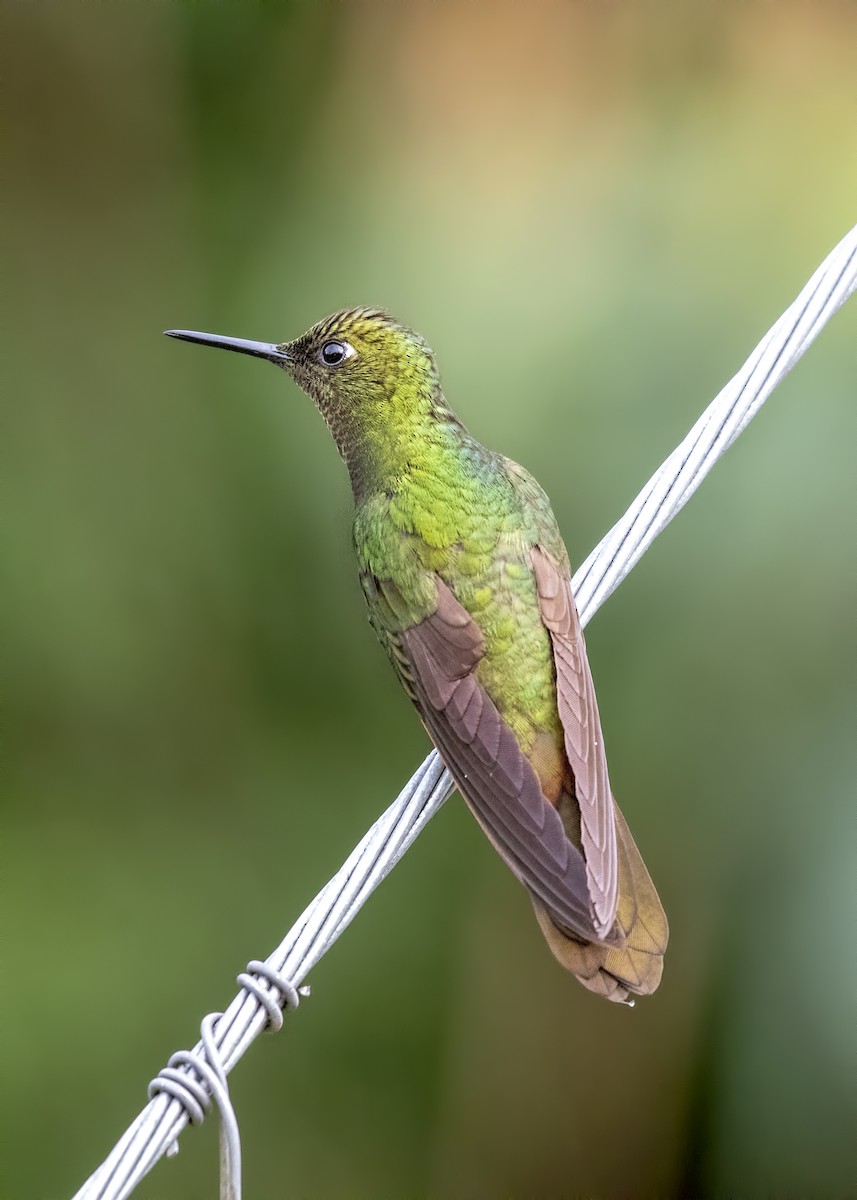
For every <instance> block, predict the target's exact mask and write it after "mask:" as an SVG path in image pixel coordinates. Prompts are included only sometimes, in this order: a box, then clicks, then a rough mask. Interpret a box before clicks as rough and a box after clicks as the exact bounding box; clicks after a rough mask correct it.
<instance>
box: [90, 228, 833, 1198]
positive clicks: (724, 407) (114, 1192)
mask: <svg viewBox="0 0 857 1200" xmlns="http://www.w3.org/2000/svg"><path fill="white" fill-rule="evenodd" d="M855 289H857V226H855V227H854V229H852V230H851V231H850V232H849V233H848V234H847V235H846V236H845V237H844V238H843V239H842V241H841V242H840V243H839V245H838V246H837V247H836V248H835V249H834V250H833V251H832V252H831V253H830V254H829V255H828V257H827V258H826V259H825V260H824V262H823V263H822V264H821V266H820V267H819V268H818V270H817V271H816V272H815V274H814V275H813V276H812V278H811V279H810V280H809V282H808V283H807V285H806V287H805V288H804V289H803V290H802V292H801V293H800V295H799V296H798V297H797V299H796V300H795V301H794V303H793V304H792V305H791V306H790V307H789V308H788V309H787V310H786V311H785V312H784V313H783V315H782V316H781V317H780V319H779V321H777V323H776V324H775V325H774V326H773V328H772V329H770V330H769V332H768V333H767V334H766V335H765V336H764V338H762V340H761V342H760V343H759V345H758V346H757V347H756V349H755V350H754V351H753V353H752V354H751V355H750V357H749V358H748V359H747V362H746V363H745V364H744V366H743V367H742V368H741V370H740V371H739V372H738V373H737V375H735V377H734V378H733V379H732V380H730V382H729V383H728V384H727V385H726V387H724V388H723V390H722V391H721V392H720V394H719V395H718V396H717V397H716V398H715V400H714V401H712V403H711V404H710V405H709V406H708V408H707V409H706V410H705V412H704V413H703V414H702V416H701V417H700V419H699V420H698V421H697V422H696V424H695V425H694V426H693V428H692V429H691V430H690V432H689V433H688V435H687V437H686V438H685V439H684V440H683V441H682V443H681V444H680V445H679V446H678V447H677V448H676V449H675V450H674V451H673V453H672V454H671V455H670V456H669V458H668V459H667V460H666V462H665V463H664V464H663V466H662V467H660V469H659V470H658V471H657V472H656V473H655V475H654V476H653V477H652V479H651V480H650V481H649V483H647V484H646V486H645V487H644V488H643V490H642V491H641V492H640V494H639V496H637V498H636V500H635V501H634V502H633V504H632V505H631V507H630V508H629V509H628V511H627V512H626V513H625V515H624V516H623V517H622V519H621V520H620V521H618V522H617V523H616V525H614V526H613V528H612V529H611V530H610V532H609V533H608V534H607V536H606V537H605V538H603V539H602V540H601V542H600V543H599V545H598V546H596V548H595V549H594V550H593V552H592V553H591V554H590V555H589V557H588V558H587V559H586V561H585V562H584V563H583V565H582V566H581V567H580V569H579V570H578V572H577V573H576V575H575V577H574V579H573V581H572V586H573V589H574V594H575V597H576V599H577V606H578V610H579V612H580V619H581V622H582V624H584V625H585V624H586V623H587V622H588V621H589V620H590V619H591V618H592V617H593V616H594V614H595V613H596V612H597V610H598V609H599V608H600V607H601V605H602V604H603V603H604V601H605V600H606V599H607V598H608V596H610V595H611V594H612V592H613V591H615V589H616V588H617V587H618V586H619V584H620V583H621V582H622V580H623V579H624V578H625V576H626V575H627V574H628V572H629V571H630V570H631V569H632V567H633V566H634V565H635V563H637V562H638V561H639V559H640V558H641V557H642V555H643V554H644V553H645V552H646V550H647V549H648V548H649V546H650V545H651V544H652V542H653V541H654V540H655V538H656V537H657V535H658V534H659V533H660V532H661V530H663V529H664V528H666V526H667V525H668V524H669V522H670V521H671V520H672V519H673V517H674V516H675V515H676V513H677V512H678V511H679V509H681V508H682V507H683V506H684V505H685V504H686V503H687V501H688V500H689V499H690V497H691V496H692V495H693V493H694V491H696V489H697V487H699V484H700V483H701V482H702V480H703V479H704V478H705V476H706V475H707V474H708V472H709V471H710V470H711V468H712V466H713V465H714V463H715V462H716V461H717V459H718V458H720V456H721V455H722V454H723V453H724V451H726V450H727V449H728V447H729V446H730V445H731V444H732V442H734V440H735V439H736V438H737V437H738V435H739V433H741V432H742V430H743V429H744V428H745V427H746V426H747V425H748V423H749V422H750V421H751V420H752V418H753V417H754V416H755V415H756V413H757V412H758V411H759V409H760V408H761V406H762V404H764V402H765V400H766V399H767V397H768V396H769V395H770V394H771V392H772V391H773V390H774V388H775V387H776V386H777V384H778V383H779V382H780V380H781V379H782V378H783V377H784V376H785V375H786V374H787V373H788V372H789V371H790V370H791V368H792V367H793V366H794V364H795V363H796V362H797V361H798V359H799V358H800V357H801V356H802V355H803V353H804V351H805V350H806V349H807V347H808V346H809V345H810V344H811V342H812V341H813V340H814V339H815V337H816V336H817V335H818V333H819V332H820V330H821V329H822V327H823V326H824V325H825V324H826V323H827V321H828V320H829V319H830V318H831V317H832V316H833V314H834V313H835V312H836V310H837V309H838V308H839V307H840V306H841V305H842V304H844V302H845V301H846V300H847V299H848V297H849V296H850V295H851V294H852V293H853V292H854V290H855ZM453 786H454V785H453V783H452V780H451V778H450V776H449V774H448V772H447V771H446V770H445V769H444V767H443V764H442V763H441V761H440V759H439V758H438V755H437V753H436V751H432V753H431V754H430V755H429V756H428V758H426V760H425V762H423V764H422V765H421V766H420V768H419V769H418V770H417V772H416V773H415V774H414V776H413V778H412V779H411V780H409V782H408V783H407V784H406V786H405V787H404V788H403V789H402V791H401V792H400V794H399V796H398V797H397V799H396V800H395V801H394V803H393V804H392V805H391V806H390V807H389V808H388V809H387V811H386V812H385V813H384V814H383V816H382V817H380V818H379V820H377V821H376V822H375V824H374V825H373V826H372V828H371V829H370V830H369V832H368V833H367V834H366V836H365V837H364V838H363V840H362V841H361V842H360V844H359V845H358V846H357V847H356V848H355V849H354V850H353V852H352V853H351V855H350V856H349V858H348V859H347V861H346V862H345V863H344V865H343V866H342V867H341V869H340V870H339V871H338V872H337V874H336V875H335V876H334V877H333V879H331V880H330V882H329V883H328V884H327V885H326V886H325V887H324V888H323V889H322V890H321V892H319V894H318V896H316V898H315V900H313V902H312V903H311V904H310V905H309V907H308V908H307V909H306V910H305V911H304V913H303V914H302V916H301V917H300V918H299V919H298V921H297V922H296V923H295V925H294V926H293V927H292V928H291V930H290V931H289V932H288V934H287V935H286V937H285V938H284V939H283V941H282V942H281V943H280V945H279V946H278V947H277V949H276V950H275V951H274V952H273V954H271V955H270V957H269V958H268V959H267V960H266V961H265V962H264V963H259V962H252V963H250V964H249V965H248V968H247V972H246V973H242V974H241V975H239V977H238V982H239V983H240V984H241V985H242V986H241V991H240V992H239V993H238V995H237V996H236V997H235V999H234V1000H233V1001H232V1003H231V1004H230V1005H229V1007H228V1008H227V1010H226V1012H225V1013H223V1014H220V1015H219V1014H209V1016H208V1017H206V1018H204V1020H203V1022H202V1026H201V1033H202V1040H201V1041H200V1042H199V1043H198V1044H197V1045H196V1046H195V1047H194V1049H193V1050H191V1051H181V1052H180V1053H179V1054H177V1055H174V1056H173V1058H171V1059H170V1063H169V1065H168V1066H167V1067H166V1068H165V1069H164V1070H163V1071H162V1072H161V1074H160V1075H159V1076H158V1078H157V1079H156V1080H153V1082H152V1084H151V1089H150V1095H151V1096H152V1098H151V1099H150V1101H149V1104H148V1105H147V1106H146V1108H145V1109H144V1110H143V1111H142V1112H141V1113H140V1115H139V1116H138V1117H137V1119H136V1120H135V1121H134V1122H133V1124H132V1125H131V1126H130V1127H129V1129H128V1130H127V1131H126V1133H125V1134H124V1135H123V1137H122V1138H121V1139H120V1140H119V1142H118V1143H117V1144H116V1146H115V1147H114V1148H113V1150H112V1151H111V1152H110V1154H109V1155H108V1156H107V1158H106V1159H105V1160H104V1162H103V1163H102V1164H101V1166H100V1167H98V1169H97V1170H96V1171H95V1172H94V1173H93V1174H92V1175H91V1176H90V1178H89V1179H88V1180H87V1181H86V1183H85V1184H84V1185H83V1187H82V1188H81V1189H80V1191H78V1192H77V1194H76V1197H75V1200H121V1198H123V1197H125V1196H128V1195H130V1193H131V1192H132V1191H133V1189H134V1188H135V1186H136V1185H137V1184H138V1183H139V1182H140V1180H141V1179H142V1178H143V1176H144V1175H145V1174H146V1173H147V1172H148V1171H149V1170H150V1169H151V1168H152V1167H153V1166H154V1164H155V1163H156V1162H157V1161H158V1159H159V1158H161V1157H162V1156H163V1155H164V1154H169V1153H175V1151H176V1149H177V1138H178V1135H179V1134H180V1133H181V1131H182V1130H183V1129H184V1128H185V1126H186V1125H187V1124H188V1123H189V1122H193V1123H198V1122H199V1121H201V1120H202V1119H203V1118H204V1116H205V1113H206V1111H207V1110H208V1108H210V1106H211V1101H212V1099H213V1100H214V1101H215V1103H216V1104H217V1106H218V1108H219V1110H220V1114H221V1200H240V1195H241V1178H240V1175H241V1165H240V1163H241V1160H240V1143H239V1140H238V1124H237V1121H236V1120H235V1114H234V1111H233V1109H232V1105H231V1102H230V1100H229V1093H228V1088H227V1083H226V1076H227V1074H228V1073H229V1071H231V1070H232V1068H233V1067H234V1066H235V1064H236V1063H237V1062H238V1060H239V1059H240V1058H241V1056H242V1055H243V1054H244V1052H245V1051H246V1050H247V1049H248V1047H249V1046H250V1044H251V1043H252V1042H253V1041H254V1040H255V1039H256V1037H258V1035H259V1034H260V1033H261V1032H262V1030H263V1029H264V1028H265V1027H266V1026H268V1025H270V1026H271V1027H272V1028H273V1029H277V1028H279V1026H280V1025H281V1024H282V1018H281V1016H279V1013H280V1010H281V1008H282V1007H285V1008H287V1009H288V1008H294V1007H296V1005H297V1003H298V1000H299V997H300V995H307V994H308V991H309V989H308V988H302V987H300V984H301V983H302V981H303V980H304V978H305V977H306V975H307V974H308V973H309V971H310V970H311V969H312V968H313V967H314V966H315V965H316V963H317V962H319V960H320V959H321V958H322V957H323V955H324V954H326V953H327V951H328V950H329V949H330V947H331V946H332V945H333V943H334V942H335V941H336V939H337V938H338V937H339V935H340V934H341V933H342V932H343V930H344V929H345V928H346V927H347V926H348V925H349V924H350V923H351V922H352V921H353V919H354V918H355V916H356V915H357V913H358V912H359V911H360V909H361V908H362V907H363V905H364V904H365V902H366V900H367V899H368V898H369V896H370V895H371V894H372V892H373V891H374V890H375V888H376V887H377V886H378V884H379V883H380V882H381V880H382V879H383V878H384V877H385V876H386V875H387V874H389V872H390V871H391V870H392V869H393V867H394V866H395V865H396V863H397V862H398V861H399V859H400V858H401V857H402V855H403V854H404V853H405V851H406V850H407V849H408V847H409V846H410V845H411V844H412V843H413V842H414V841H415V839H416V838H417V837H418V836H419V834H420V833H421V831H422V830H423V828H424V827H425V826H426V824H427V823H428V822H429V821H430V820H431V818H432V817H433V816H434V815H435V813H437V811H438V810H439V809H440V808H441V806H442V805H443V803H444V801H445V800H446V799H447V797H448V796H449V795H450V793H451V792H452V790H453ZM275 992H278V993H279V997H277V996H276V995H275ZM275 1014H277V1015H275Z"/></svg>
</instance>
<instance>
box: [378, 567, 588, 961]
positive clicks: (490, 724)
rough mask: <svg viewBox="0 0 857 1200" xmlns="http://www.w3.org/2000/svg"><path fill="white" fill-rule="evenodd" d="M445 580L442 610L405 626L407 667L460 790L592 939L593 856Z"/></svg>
mask: <svg viewBox="0 0 857 1200" xmlns="http://www.w3.org/2000/svg"><path fill="white" fill-rule="evenodd" d="M379 586H383V585H379ZM437 589H438V601H437V608H436V610H435V611H434V612H433V613H431V614H430V615H429V616H427V617H425V618H424V619H423V620H422V621H420V622H419V623H418V624H416V625H412V626H411V627H410V628H408V629H405V630H404V631H402V632H399V633H398V634H397V635H396V641H397V643H398V655H397V656H396V657H397V658H398V663H397V666H398V669H399V670H400V671H401V672H402V673H403V674H404V675H405V677H406V678H405V681H406V683H407V684H408V685H409V690H410V691H411V693H412V695H413V696H414V698H415V700H416V703H417V706H418V707H419V709H420V712H421V715H422V717H423V721H424V723H425V726H426V728H427V730H428V732H429V734H430V736H431V738H432V740H433V741H434V743H435V745H436V746H437V749H438V751H439V752H440V755H441V758H442V759H443V760H444V762H445V763H446V765H447V767H448V768H449V770H450V772H451V773H452V775H453V777H454V779H455V782H456V784H457V785H458V788H459V791H460V792H461V794H462V795H463V796H464V799H465V800H466V801H467V803H468V805H469V806H470V808H471V809H472V811H473V813H474V815H475V816H476V818H477V820H478V821H479V823H480V824H481V825H482V827H483V829H484V830H485V832H486V833H487V835H488V837H489V838H490V839H491V841H492V842H493V843H494V845H495V846H496V848H497V850H498V851H499V853H500V854H501V856H502V857H503V858H504V859H505V861H506V862H507V864H508V865H509V867H510V868H511V870H512V871H513V873H514V874H515V875H516V876H517V877H518V879H520V881H521V882H522V883H523V884H525V885H526V887H528V888H529V890H530V891H531V892H532V893H533V895H534V896H535V897H536V898H537V899H538V900H540V901H541V902H542V903H543V904H544V905H545V906H546V907H547V909H548V910H549V911H550V914H551V917H552V918H553V919H554V920H555V921H558V922H560V923H561V924H562V925H563V926H564V927H565V928H566V929H568V930H569V931H571V932H573V933H575V934H578V935H579V936H580V937H583V938H586V939H590V938H592V937H593V936H594V935H595V930H594V929H593V923H592V914H591V908H590V893H589V888H588V885H587V871H586V865H585V864H584V861H583V856H582V855H581V853H580V851H579V850H578V849H577V848H576V847H575V846H574V845H572V843H571V842H570V841H569V840H568V838H567V836H566V833H565V830H564V828H563V825H562V821H561V819H560V816H559V814H558V813H557V811H556V810H555V809H554V808H553V806H552V805H551V804H549V803H548V801H547V800H546V799H545V797H544V795H543V793H542V790H541V787H540V785H539V781H538V779H537V777H536V774H535V772H534V770H533V768H532V766H531V765H530V763H529V761H528V760H527V758H526V757H525V756H524V754H523V753H522V752H521V748H520V746H519V745H518V741H517V739H516V737H515V735H514V733H513V732H512V730H511V729H510V728H509V726H508V725H507V724H506V723H505V721H504V720H503V718H502V716H501V715H500V713H499V712H498V710H497V707H496V705H495V704H494V703H493V701H492V700H491V697H490V696H489V695H488V693H487V692H486V691H485V689H484V688H483V687H482V685H481V684H480V683H479V681H478V679H477V678H476V675H475V668H476V665H477V663H478V662H479V660H480V658H482V656H483V654H484V650H485V645H484V640H483V637H482V633H481V631H480V629H479V626H478V625H477V624H476V622H475V621H474V620H473V618H472V617H471V616H470V615H469V614H468V613H467V612H466V610H465V609H464V608H463V607H462V606H461V605H460V604H459V602H458V601H457V600H456V598H455V596H454V595H453V594H452V592H451V591H450V589H449V588H448V587H447V586H446V585H445V584H444V583H443V582H442V581H441V580H440V579H438V581H437Z"/></svg>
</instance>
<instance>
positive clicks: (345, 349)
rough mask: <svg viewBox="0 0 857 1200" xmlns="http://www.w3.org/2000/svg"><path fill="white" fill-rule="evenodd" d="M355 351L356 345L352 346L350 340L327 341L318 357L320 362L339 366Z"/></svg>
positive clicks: (327, 365) (329, 365) (328, 365)
mask: <svg viewBox="0 0 857 1200" xmlns="http://www.w3.org/2000/svg"><path fill="white" fill-rule="evenodd" d="M353 353H354V347H353V346H350V345H349V344H348V342H325V343H324V345H323V346H322V348H321V350H319V352H318V358H319V362H322V363H324V365H325V366H326V367H338V366H339V364H340V363H344V362H345V360H346V358H350V357H351V355H352V354H353Z"/></svg>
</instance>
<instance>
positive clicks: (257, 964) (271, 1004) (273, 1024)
mask: <svg viewBox="0 0 857 1200" xmlns="http://www.w3.org/2000/svg"><path fill="white" fill-rule="evenodd" d="M263 980H264V983H263V982H262V981H263ZM236 983H237V984H238V985H239V987H243V988H244V990H245V991H247V992H249V993H250V994H251V995H252V996H255V997H256V999H257V1000H258V1001H259V1003H260V1004H261V1006H262V1008H264V1010H265V1012H266V1013H267V1015H268V1022H267V1025H266V1029H267V1030H268V1031H269V1032H270V1033H279V1031H280V1030H281V1029H282V1028H283V1010H284V1009H295V1008H297V1006H298V1005H299V1004H300V1002H301V996H308V995H309V994H310V989H309V987H308V986H307V985H304V986H303V987H295V985H294V984H293V983H292V982H291V980H289V979H286V977H285V975H283V974H282V972H281V971H278V970H277V969H276V967H273V966H271V964H270V963H265V962H261V961H260V960H259V959H258V958H254V959H253V960H252V961H251V962H249V963H248V964H247V970H246V971H242V972H241V974H240V975H239V976H238V978H237V980H236ZM265 983H267V984H268V985H269V986H268V987H265V986H264V984H265ZM271 988H273V989H274V991H273V992H272V991H271ZM274 992H279V993H280V996H281V997H282V999H277V997H276V995H275V994H274Z"/></svg>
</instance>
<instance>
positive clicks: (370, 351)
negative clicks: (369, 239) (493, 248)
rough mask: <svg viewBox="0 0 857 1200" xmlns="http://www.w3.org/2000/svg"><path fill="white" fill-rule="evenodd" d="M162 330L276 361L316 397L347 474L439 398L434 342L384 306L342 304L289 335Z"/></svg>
mask: <svg viewBox="0 0 857 1200" xmlns="http://www.w3.org/2000/svg"><path fill="white" fill-rule="evenodd" d="M166 332H167V336H168V337H174V338H181V339H182V340H183V341H186V342H198V343H199V344H201V345H204V346H217V347H220V348H221V349H223V350H234V351H237V352H238V353H239V354H250V355H253V356H254V357H255V358H264V359H267V360H268V361H269V362H273V363H275V364H276V365H277V366H278V367H281V368H282V369H283V370H284V371H286V372H287V373H288V374H289V375H291V377H292V379H294V381H295V383H297V384H298V386H299V387H301V388H302V389H303V390H304V391H305V392H307V393H308V395H310V396H311V397H312V399H313V400H314V401H315V403H316V405H317V406H318V408H319V410H320V412H321V414H322V416H323V417H324V419H325V421H326V422H327V425H328V427H329V428H330V431H331V433H332V434H333V436H334V438H335V439H336V443H337V445H338V447H339V450H340V453H341V454H342V457H343V458H344V459H345V461H346V463H347V464H348V466H349V469H350V470H351V472H352V477H354V468H355V466H358V465H360V466H362V465H363V460H364V459H365V458H366V455H367V454H369V455H371V454H372V453H378V452H380V451H381V450H382V449H383V448H385V447H387V448H390V447H391V443H392V442H395V441H396V440H399V439H401V438H402V437H405V436H407V431H408V429H409V427H410V426H412V425H413V423H414V422H416V421H419V420H424V419H426V418H427V417H430V415H431V412H432V409H433V407H434V406H435V404H437V403H438V402H442V401H441V397H440V382H439V377H438V371H437V365H436V363H435V359H434V355H433V353H432V351H431V349H430V348H429V346H428V345H427V344H426V342H425V341H424V340H423V338H422V337H420V335H419V334H418V333H415V332H414V331H413V330H412V329H408V328H407V327H406V326H405V325H401V324H400V323H399V322H398V321H396V320H395V318H394V317H392V316H390V314H389V313H387V312H384V311H383V310H381V309H377V308H349V309H342V310H340V311H339V312H335V313H333V314H332V315H331V316H329V317H325V318H324V320H322V321H319V322H318V323H317V324H315V325H313V326H312V328H311V329H308V330H307V332H306V333H304V334H301V336H300V337H298V338H295V340H294V341H291V342H251V341H245V340H244V339H243V338H232V337H221V336H220V335H218V334H212V333H197V332H195V331H193V330H189V329H169V330H167V331H166Z"/></svg>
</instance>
